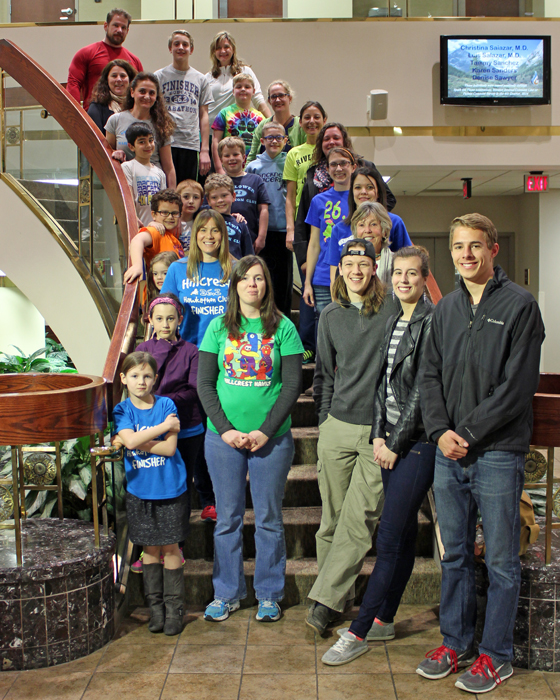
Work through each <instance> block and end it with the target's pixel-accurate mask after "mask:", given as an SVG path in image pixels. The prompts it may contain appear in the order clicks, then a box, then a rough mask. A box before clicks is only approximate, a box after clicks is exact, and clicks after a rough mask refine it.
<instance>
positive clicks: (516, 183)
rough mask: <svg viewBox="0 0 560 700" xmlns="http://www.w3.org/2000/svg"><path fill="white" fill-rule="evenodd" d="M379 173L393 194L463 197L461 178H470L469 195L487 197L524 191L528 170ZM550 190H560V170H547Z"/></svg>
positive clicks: (397, 170) (396, 170)
mask: <svg viewBox="0 0 560 700" xmlns="http://www.w3.org/2000/svg"><path fill="white" fill-rule="evenodd" d="M380 172H381V174H382V175H389V176H390V177H391V179H390V180H389V182H388V185H389V187H390V189H391V191H392V192H393V194H394V195H395V196H399V195H401V196H402V195H406V196H410V197H430V196H431V197H462V196H463V181H462V180H461V178H464V177H470V178H472V195H473V197H474V196H478V197H490V196H496V195H516V194H523V176H524V175H526V174H527V173H528V171H527V170H506V171H504V170H470V169H468V168H464V169H463V168H462V169H461V170H453V169H451V168H425V169H422V168H416V169H405V168H383V167H382V168H380ZM545 174H546V175H548V178H549V180H548V186H549V189H560V170H555V171H547V172H546V173H545Z"/></svg>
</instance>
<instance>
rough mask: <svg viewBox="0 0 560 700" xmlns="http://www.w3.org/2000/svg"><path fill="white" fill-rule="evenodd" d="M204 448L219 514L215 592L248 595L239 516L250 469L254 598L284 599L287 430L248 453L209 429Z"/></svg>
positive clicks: (226, 596)
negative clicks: (255, 450) (253, 516)
mask: <svg viewBox="0 0 560 700" xmlns="http://www.w3.org/2000/svg"><path fill="white" fill-rule="evenodd" d="M205 447H206V459H207V461H208V470H209V471H210V476H211V477H212V483H213V485H214V493H215V494H216V511H217V514H218V521H217V523H216V527H215V529H214V574H213V583H214V596H215V597H216V598H217V599H218V600H222V601H225V602H231V601H234V600H240V599H241V598H245V597H246V596H247V587H246V585H245V576H244V574H243V515H244V514H245V493H246V488H247V481H246V477H247V472H249V480H250V487H251V498H252V500H253V509H254V512H255V547H256V552H257V553H256V558H255V577H254V588H255V595H256V597H257V599H258V600H282V598H283V597H284V578H285V572H286V543H285V540H284V524H283V521H282V499H283V497H284V486H285V484H286V479H287V477H288V472H289V471H290V467H291V465H292V458H293V456H294V441H293V438H292V433H291V431H289V430H288V432H287V433H284V435H281V436H280V437H277V438H271V439H270V440H269V441H268V442H267V443H266V445H264V447H261V449H260V450H258V451H257V452H249V451H248V450H238V449H235V448H233V447H230V446H229V445H227V444H226V443H225V442H224V441H223V440H222V438H221V437H220V436H219V435H217V434H216V433H214V432H213V431H212V430H208V431H207V433H206V443H205Z"/></svg>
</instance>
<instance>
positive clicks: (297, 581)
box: [128, 557, 441, 634]
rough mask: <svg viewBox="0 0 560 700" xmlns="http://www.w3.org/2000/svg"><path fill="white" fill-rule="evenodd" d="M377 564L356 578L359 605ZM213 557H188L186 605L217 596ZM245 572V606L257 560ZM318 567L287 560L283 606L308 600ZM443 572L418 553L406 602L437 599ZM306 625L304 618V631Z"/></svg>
mask: <svg viewBox="0 0 560 700" xmlns="http://www.w3.org/2000/svg"><path fill="white" fill-rule="evenodd" d="M374 565H375V558H374V557H371V558H367V559H366V560H365V562H364V565H363V567H362V571H361V573H360V575H359V576H358V579H357V581H356V601H355V603H356V605H359V604H360V602H361V600H362V597H363V594H364V592H365V589H366V586H367V582H368V579H369V576H370V574H371V572H372V570H373V567H374ZM212 568H213V564H212V562H211V561H206V560H204V559H198V560H189V561H187V562H186V563H185V586H186V591H187V593H186V602H187V608H188V607H189V606H195V605H206V604H208V603H209V602H210V601H211V600H212V599H213V597H214V591H213V588H212ZM244 573H245V579H246V581H247V591H248V597H247V598H245V600H243V601H241V604H242V606H243V607H250V606H252V605H255V602H256V601H255V598H254V594H253V586H252V583H253V581H252V579H253V576H254V573H255V561H254V559H249V560H247V561H245V562H244ZM317 574H318V569H317V561H316V560H315V559H297V560H293V559H288V561H287V562H286V589H285V596H284V600H283V602H282V606H283V607H289V606H291V605H298V604H300V603H304V602H306V599H307V595H308V594H309V591H310V590H311V587H312V586H313V584H314V583H315V579H316V578H317ZM440 581H441V574H440V571H439V568H438V566H437V564H436V563H435V562H434V561H433V559H423V558H421V557H417V558H416V561H415V563H414V570H413V572H412V576H411V577H410V581H409V582H408V586H407V587H406V590H405V592H404V595H403V598H402V601H401V602H402V604H403V605H418V604H426V605H427V604H430V603H438V602H439V596H440ZM128 587H129V592H130V605H131V606H132V607H138V606H144V605H145V603H144V596H143V589H142V576H137V575H134V574H131V576H130V578H129V585H128ZM303 630H304V626H303V622H302V634H304V632H303Z"/></svg>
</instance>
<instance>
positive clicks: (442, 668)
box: [416, 644, 476, 680]
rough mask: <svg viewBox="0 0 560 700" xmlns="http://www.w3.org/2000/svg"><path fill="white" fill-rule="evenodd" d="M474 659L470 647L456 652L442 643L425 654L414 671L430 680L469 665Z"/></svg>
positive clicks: (443, 676)
mask: <svg viewBox="0 0 560 700" xmlns="http://www.w3.org/2000/svg"><path fill="white" fill-rule="evenodd" d="M475 660H476V656H475V655H474V653H473V651H472V649H467V651H462V652H460V653H457V652H456V651H454V650H453V649H450V648H449V647H446V646H445V645H444V644H442V645H441V646H440V647H438V648H437V649H432V651H429V652H428V653H427V654H426V658H425V659H424V661H421V662H420V663H419V664H418V667H417V669H416V673H418V674H419V675H420V676H424V678H429V679H430V680H438V679H439V678H445V677H446V676H448V675H449V674H450V673H457V671H458V670H459V669H460V668H465V667H466V666H470V665H471V664H472V663H473V662H474V661H475Z"/></svg>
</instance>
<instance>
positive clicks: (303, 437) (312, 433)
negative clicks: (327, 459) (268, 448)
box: [292, 427, 319, 464]
mask: <svg viewBox="0 0 560 700" xmlns="http://www.w3.org/2000/svg"><path fill="white" fill-rule="evenodd" d="M292 435H293V437H294V445H295V454H294V460H293V464H314V463H315V464H317V441H318V440H319V428H315V427H313V428H292Z"/></svg>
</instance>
